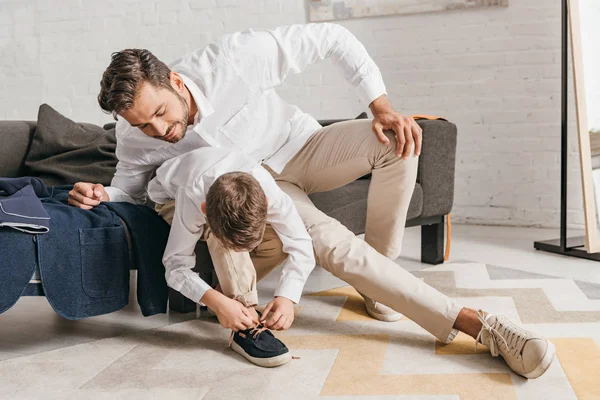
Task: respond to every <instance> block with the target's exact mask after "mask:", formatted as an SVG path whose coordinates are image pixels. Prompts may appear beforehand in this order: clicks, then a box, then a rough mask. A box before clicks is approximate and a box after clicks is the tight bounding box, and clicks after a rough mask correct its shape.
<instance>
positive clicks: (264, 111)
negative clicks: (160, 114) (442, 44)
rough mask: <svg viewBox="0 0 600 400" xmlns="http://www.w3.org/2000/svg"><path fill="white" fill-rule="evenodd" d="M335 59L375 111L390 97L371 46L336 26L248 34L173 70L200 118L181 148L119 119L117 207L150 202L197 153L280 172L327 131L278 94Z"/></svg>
mask: <svg viewBox="0 0 600 400" xmlns="http://www.w3.org/2000/svg"><path fill="white" fill-rule="evenodd" d="M323 59H331V60H332V61H333V62H334V63H335V64H336V65H337V66H338V67H339V69H340V70H341V72H342V74H343V76H344V77H345V78H346V80H347V81H349V82H350V84H352V85H353V86H354V87H355V88H356V90H357V92H358V96H359V97H360V98H361V99H362V100H363V101H364V102H365V104H367V105H368V104H370V103H371V102H372V101H373V100H375V99H376V98H377V97H379V96H381V95H383V94H386V90H385V85H384V83H383V79H382V77H381V73H380V72H379V69H378V68H377V66H376V65H375V63H374V62H373V60H372V59H371V58H370V57H369V55H368V54H367V51H366V50H365V48H364V46H363V45H362V44H361V43H360V42H359V41H358V40H357V39H356V38H355V37H354V36H353V35H352V34H351V33H350V32H349V31H348V30H347V29H346V28H344V27H342V26H340V25H336V24H331V23H323V24H309V25H291V26H285V27H279V28H276V29H273V30H270V31H253V30H247V31H244V32H237V33H234V34H230V35H226V36H224V37H222V38H221V39H219V40H218V41H217V42H215V43H214V44H210V45H208V46H206V47H204V48H202V49H199V50H196V51H194V52H191V53H189V54H187V55H185V56H184V57H182V58H180V59H178V60H176V61H175V62H173V63H172V64H170V66H169V67H170V68H171V70H172V71H175V72H177V73H179V74H180V75H181V76H182V78H183V81H184V83H185V85H186V87H187V88H188V89H189V91H190V93H191V95H192V97H193V98H194V101H195V102H196V105H197V106H198V113H197V114H196V115H195V119H194V123H193V124H192V125H190V126H188V129H187V132H186V135H185V137H184V138H183V139H182V140H181V141H179V142H178V143H175V144H172V143H167V142H164V141H161V140H158V139H155V138H151V137H148V136H146V135H145V134H144V133H143V132H142V131H140V130H139V129H138V128H134V127H132V126H131V125H129V123H128V122H127V121H126V120H125V119H123V118H120V117H119V119H118V122H117V126H116V136H117V150H116V154H117V158H118V159H119V162H118V164H117V171H116V173H115V176H114V178H113V180H112V183H111V186H110V187H107V188H106V191H107V192H108V195H109V197H110V200H111V201H129V202H137V203H143V202H144V201H145V197H146V186H147V183H148V181H149V180H150V178H151V176H152V173H153V171H154V170H155V169H156V168H157V167H158V166H160V165H161V164H162V163H163V162H165V161H166V160H168V159H171V158H173V157H175V156H177V155H179V154H183V153H186V152H188V151H190V150H194V149H196V148H200V147H205V146H212V147H221V148H227V149H231V150H238V151H241V152H243V153H245V154H247V155H248V156H250V157H251V158H252V159H253V160H254V161H255V162H257V163H264V164H266V165H268V166H269V167H271V168H272V169H273V170H274V171H275V172H277V173H279V172H281V171H282V170H283V168H284V167H285V165H286V164H287V162H288V161H289V160H290V159H291V158H292V157H293V156H294V155H295V154H296V153H297V152H298V151H299V150H300V148H302V146H303V145H304V143H306V141H307V140H308V138H309V137H310V136H311V135H312V134H313V133H314V132H315V131H316V130H317V129H319V128H320V127H321V126H320V125H319V123H318V122H317V121H316V120H315V119H314V118H313V117H312V116H310V115H308V114H306V113H304V112H302V111H301V110H300V109H299V108H298V107H296V106H294V105H292V104H289V103H287V102H286V101H284V100H283V99H282V98H281V97H279V95H278V94H277V92H276V91H275V88H276V87H277V86H278V85H279V84H281V83H282V82H283V81H284V80H285V79H286V77H287V76H288V74H290V73H291V72H296V73H299V72H301V71H303V70H304V69H305V68H306V67H307V66H308V65H310V64H313V63H315V62H317V61H319V60H323Z"/></svg>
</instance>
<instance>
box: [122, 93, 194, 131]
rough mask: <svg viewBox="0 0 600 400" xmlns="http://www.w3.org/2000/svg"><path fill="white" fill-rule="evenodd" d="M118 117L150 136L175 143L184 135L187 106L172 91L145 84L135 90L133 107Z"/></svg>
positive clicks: (178, 95) (187, 116)
mask: <svg viewBox="0 0 600 400" xmlns="http://www.w3.org/2000/svg"><path fill="white" fill-rule="evenodd" d="M184 88H185V87H184ZM121 116H122V117H123V118H125V119H126V120H127V122H129V124H130V125H131V126H135V127H137V128H139V129H140V130H141V131H142V132H144V134H146V135H148V136H150V137H153V138H156V139H160V140H164V141H166V142H170V143H177V142H179V141H180V140H181V139H183V137H184V136H185V131H186V129H187V122H188V118H189V106H188V104H187V102H186V101H185V99H184V98H183V96H181V94H179V93H178V92H177V91H176V90H175V89H173V90H169V89H165V88H157V87H154V86H152V85H151V84H145V85H143V86H141V87H140V89H139V90H138V96H137V98H136V100H135V102H134V103H133V106H132V107H131V108H130V109H128V110H127V111H123V112H122V113H121Z"/></svg>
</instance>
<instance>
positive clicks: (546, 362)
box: [523, 342, 556, 379]
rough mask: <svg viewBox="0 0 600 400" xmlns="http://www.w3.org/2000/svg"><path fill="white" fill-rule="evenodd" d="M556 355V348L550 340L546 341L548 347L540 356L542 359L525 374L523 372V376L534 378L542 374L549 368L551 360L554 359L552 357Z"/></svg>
mask: <svg viewBox="0 0 600 400" xmlns="http://www.w3.org/2000/svg"><path fill="white" fill-rule="evenodd" d="M555 355H556V348H555V347H554V345H553V344H552V343H551V342H548V348H547V349H546V354H544V357H543V358H542V361H541V362H540V363H539V364H538V366H537V367H535V369H534V370H533V371H531V372H529V373H527V374H523V376H524V377H525V378H527V379H535V378H539V377H540V376H542V375H544V373H545V372H546V371H547V370H548V368H550V366H551V365H552V362H553V361H554V357H555Z"/></svg>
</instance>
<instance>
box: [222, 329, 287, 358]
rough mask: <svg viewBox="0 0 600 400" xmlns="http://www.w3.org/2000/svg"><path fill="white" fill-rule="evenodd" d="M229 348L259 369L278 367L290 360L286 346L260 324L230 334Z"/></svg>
mask: <svg viewBox="0 0 600 400" xmlns="http://www.w3.org/2000/svg"><path fill="white" fill-rule="evenodd" d="M229 346H230V347H231V348H232V349H233V351H235V352H236V353H238V354H240V355H241V356H242V357H244V358H245V359H247V360H248V361H250V362H251V363H254V364H256V365H259V366H261V367H278V366H280V365H283V364H286V363H288V362H290V361H291V359H292V355H291V354H290V351H289V350H288V348H287V347H286V345H285V344H283V343H282V342H281V340H279V339H277V338H276V337H275V336H274V335H273V333H271V331H270V330H268V329H267V328H266V327H264V326H262V325H260V324H259V325H257V326H255V327H254V328H250V329H246V330H244V331H238V332H232V333H231V338H230V339H229Z"/></svg>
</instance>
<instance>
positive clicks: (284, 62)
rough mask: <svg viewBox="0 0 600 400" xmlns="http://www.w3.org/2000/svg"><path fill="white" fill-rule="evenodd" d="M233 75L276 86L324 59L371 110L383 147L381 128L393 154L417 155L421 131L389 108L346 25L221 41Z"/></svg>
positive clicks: (237, 36) (253, 34)
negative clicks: (393, 144)
mask: <svg viewBox="0 0 600 400" xmlns="http://www.w3.org/2000/svg"><path fill="white" fill-rule="evenodd" d="M225 46H226V47H227V48H228V50H229V51H228V52H229V54H230V58H231V60H232V63H233V65H235V66H237V68H238V73H239V74H240V75H241V76H243V77H245V79H246V80H247V81H248V82H249V83H251V84H255V85H258V86H259V87H262V88H269V87H275V86H278V85H279V84H281V83H282V82H283V81H284V80H285V79H286V77H287V76H288V75H289V73H290V72H296V73H299V72H302V71H303V70H304V69H305V68H306V67H307V66H308V65H310V64H313V63H315V62H317V61H320V60H325V59H330V60H332V61H333V63H334V64H335V65H336V66H337V67H338V68H339V69H340V71H341V72H342V75H343V76H344V78H345V79H346V80H347V81H348V82H350V84H352V85H353V86H354V87H355V88H356V91H357V93H358V96H359V98H360V99H361V100H362V101H363V102H364V103H365V104H367V105H368V106H369V108H370V109H371V111H372V112H373V132H374V133H375V135H376V136H377V138H378V140H379V141H380V142H381V143H383V144H385V145H386V146H388V145H389V144H390V141H389V139H388V138H387V136H386V135H385V134H384V131H385V130H392V131H394V133H395V136H396V154H397V155H398V156H399V157H400V156H402V157H403V158H404V159H407V158H408V157H409V156H410V154H411V152H412V151H413V144H414V154H415V155H417V156H418V155H419V154H420V153H421V144H422V130H421V128H420V127H419V125H418V124H417V123H416V122H415V120H414V119H413V118H411V117H410V116H404V115H402V114H400V113H399V112H397V111H395V110H394V109H393V108H392V106H391V104H390V103H389V101H388V99H387V92H386V88H385V84H384V83H383V78H382V76H381V72H380V71H379V68H378V67H377V65H376V64H375V62H374V61H373V59H372V58H371V57H370V56H369V54H368V53H367V50H366V49H365V47H364V46H363V45H362V44H361V43H360V41H359V40H358V39H356V37H355V36H354V35H353V34H352V33H350V31H348V30H347V29H346V28H344V27H342V26H340V25H337V24H332V23H322V24H308V25H290V26H283V27H279V28H276V29H273V30H271V31H252V30H248V31H244V32H239V33H235V34H233V35H231V36H230V37H229V39H228V40H227V41H226V42H225Z"/></svg>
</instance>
